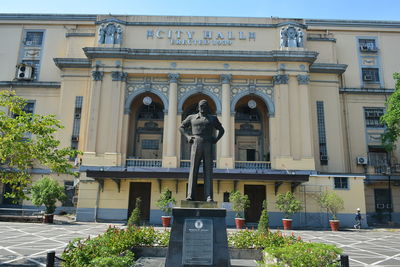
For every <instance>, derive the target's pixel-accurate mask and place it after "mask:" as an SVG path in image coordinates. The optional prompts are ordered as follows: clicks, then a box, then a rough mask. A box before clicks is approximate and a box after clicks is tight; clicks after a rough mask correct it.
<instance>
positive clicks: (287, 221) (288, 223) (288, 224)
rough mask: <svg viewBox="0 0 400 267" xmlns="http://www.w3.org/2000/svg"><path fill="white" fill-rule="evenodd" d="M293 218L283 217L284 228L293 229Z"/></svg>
mask: <svg viewBox="0 0 400 267" xmlns="http://www.w3.org/2000/svg"><path fill="white" fill-rule="evenodd" d="M292 221H293V220H292V219H282V223H283V230H291V229H292Z"/></svg>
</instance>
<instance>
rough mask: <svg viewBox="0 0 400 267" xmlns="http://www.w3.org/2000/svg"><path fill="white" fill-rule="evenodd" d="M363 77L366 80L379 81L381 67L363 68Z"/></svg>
mask: <svg viewBox="0 0 400 267" xmlns="http://www.w3.org/2000/svg"><path fill="white" fill-rule="evenodd" d="M362 79H363V81H364V82H379V69H378V68H362Z"/></svg>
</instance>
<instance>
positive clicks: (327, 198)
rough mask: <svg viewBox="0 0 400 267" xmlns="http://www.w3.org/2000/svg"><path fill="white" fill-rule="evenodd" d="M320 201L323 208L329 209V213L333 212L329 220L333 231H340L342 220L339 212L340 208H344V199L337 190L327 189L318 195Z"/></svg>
mask: <svg viewBox="0 0 400 267" xmlns="http://www.w3.org/2000/svg"><path fill="white" fill-rule="evenodd" d="M318 203H319V205H320V206H321V207H322V208H324V209H327V211H328V213H329V214H331V218H332V219H331V220H329V224H330V226H331V229H332V231H338V230H339V226H340V222H339V220H338V219H337V214H338V212H339V210H342V209H344V201H343V199H342V198H341V197H340V196H338V195H337V194H336V193H335V192H332V191H325V192H323V193H322V194H320V195H319V196H318Z"/></svg>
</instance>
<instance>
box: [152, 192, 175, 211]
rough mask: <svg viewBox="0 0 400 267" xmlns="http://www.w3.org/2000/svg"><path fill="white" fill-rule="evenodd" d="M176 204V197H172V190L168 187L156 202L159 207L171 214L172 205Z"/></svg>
mask: <svg viewBox="0 0 400 267" xmlns="http://www.w3.org/2000/svg"><path fill="white" fill-rule="evenodd" d="M174 204H176V200H175V198H173V197H172V192H171V191H170V190H169V189H166V190H165V191H164V192H163V193H162V194H161V195H160V198H159V199H158V200H157V202H156V206H157V207H159V208H160V209H161V210H162V211H163V212H164V213H165V214H166V215H171V213H172V206H173V205H174Z"/></svg>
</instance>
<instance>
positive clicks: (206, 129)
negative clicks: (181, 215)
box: [179, 100, 225, 202]
mask: <svg viewBox="0 0 400 267" xmlns="http://www.w3.org/2000/svg"><path fill="white" fill-rule="evenodd" d="M198 107H199V112H198V113H197V114H192V115H189V116H188V117H187V118H186V119H185V120H184V121H183V122H182V124H181V126H180V128H179V130H180V132H181V133H182V134H183V135H184V136H185V137H186V139H187V140H188V142H189V143H190V144H192V148H191V153H190V172H189V185H188V195H187V198H186V200H196V199H194V197H195V195H196V187H197V177H198V174H199V167H200V163H201V160H203V174H204V199H203V200H207V201H208V202H211V201H213V183H212V169H213V159H212V155H213V154H212V151H213V150H212V149H213V145H214V144H215V143H217V142H218V140H219V139H221V137H222V136H223V135H224V133H225V130H224V128H223V127H222V125H221V123H220V122H219V120H218V118H217V116H215V115H211V114H210V113H211V112H210V108H209V106H208V102H207V100H201V101H200V102H199V106H198ZM189 126H191V127H192V134H191V135H189V134H187V133H186V132H185V129H186V128H188V127H189ZM214 130H218V135H217V137H215V136H214Z"/></svg>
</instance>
